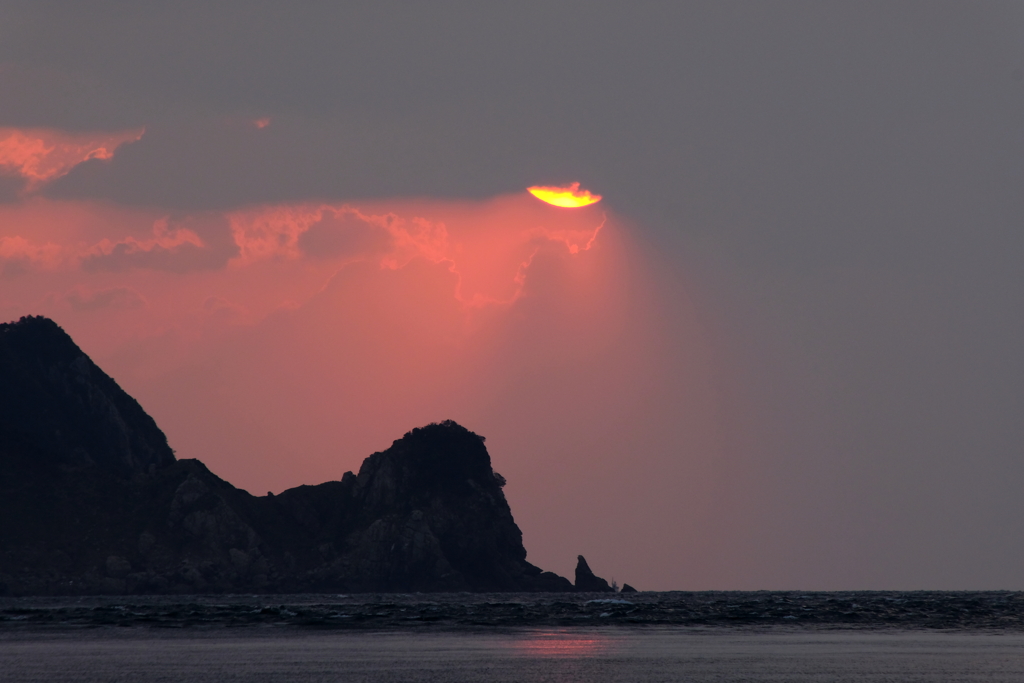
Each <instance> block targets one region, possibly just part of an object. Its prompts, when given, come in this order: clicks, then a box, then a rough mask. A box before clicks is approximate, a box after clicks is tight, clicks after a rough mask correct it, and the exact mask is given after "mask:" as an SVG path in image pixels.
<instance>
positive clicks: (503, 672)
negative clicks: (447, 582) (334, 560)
mask: <svg viewBox="0 0 1024 683" xmlns="http://www.w3.org/2000/svg"><path fill="white" fill-rule="evenodd" d="M0 680H2V681H4V682H5V683H7V682H10V683H15V682H20V681H90V682H91V681H197V682H205V681H357V682H361V681H439V682H440V681H444V682H450V683H455V682H461V681H521V682H526V683H531V682H534V681H536V682H540V681H560V682H575V681H593V682H595V683H600V682H605V681H607V682H611V681H633V682H636V683H653V682H655V681H693V682H704V681H774V682H781V681H860V682H867V681H872V682H874V681H879V682H880V681H887V682H891V681H951V682H952V681H988V682H1003V681H1007V682H1008V681H1015V682H1019V681H1024V594H1021V593H1009V592H989V593H941V592H903V593H896V592H850V593H795V592H793V593H790V592H786V593H780V592H755V593H749V592H735V593H734V592H713V593H636V594H629V595H622V594H611V595H609V594H596V595H579V594H567V595H536V594H531V595H522V594H512V595H510V594H501V595H479V594H452V595H299V596H295V595H292V596H281V595H277V596H241V595H237V596H148V597H132V598H126V597H116V598H115V597H88V598H0Z"/></svg>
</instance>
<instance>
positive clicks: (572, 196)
mask: <svg viewBox="0 0 1024 683" xmlns="http://www.w3.org/2000/svg"><path fill="white" fill-rule="evenodd" d="M527 191H528V192H529V193H530V194H532V195H533V196H534V197H536V198H537V199H539V200H541V201H542V202H547V203H548V204H551V205H553V206H560V207H562V208H566V209H575V208H579V207H581V206H590V205H591V204H596V203H597V202H599V201H601V195H599V194H591V192H590V190H581V189H580V184H579V183H571V184H569V185H567V186H565V187H553V186H542V185H534V186H533V187H529V188H527Z"/></svg>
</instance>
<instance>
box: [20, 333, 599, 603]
mask: <svg viewBox="0 0 1024 683" xmlns="http://www.w3.org/2000/svg"><path fill="white" fill-rule="evenodd" d="M504 484H505V480H504V479H503V478H502V477H501V476H500V475H498V474H496V473H495V472H494V471H493V469H492V468H491V459H490V456H489V455H488V453H487V448H486V447H485V445H484V438H483V437H481V436H479V435H477V434H474V433H473V432H471V431H469V430H468V429H466V428H464V427H462V426H461V425H458V424H456V423H455V422H452V421H450V420H449V421H445V422H441V423H440V424H430V425H427V426H425V427H421V428H417V429H413V430H412V431H410V432H408V433H407V434H405V435H404V436H403V437H402V438H401V439H398V440H396V441H395V442H394V443H393V444H392V445H391V447H390V448H388V449H387V450H385V451H383V452H379V453H374V454H373V455H371V456H369V457H368V458H366V460H365V461H364V462H363V464H362V466H361V467H360V468H359V472H358V474H354V473H352V472H346V473H345V475H344V476H343V477H342V478H341V480H340V481H330V482H326V483H323V484H319V485H316V486H299V487H296V488H293V489H289V490H287V491H284V492H282V493H280V494H278V495H271V494H268V495H267V496H262V497H257V496H253V495H250V494H249V493H247V492H246V491H243V490H240V489H237V488H235V487H234V486H232V485H231V484H229V483H227V482H226V481H224V480H222V479H220V478H219V477H217V476H216V475H214V474H213V473H212V472H210V471H209V470H208V469H207V468H206V467H205V466H204V465H203V464H202V463H201V462H199V461H198V460H184V459H183V460H178V459H176V458H175V456H174V453H173V451H172V450H171V449H170V447H169V446H168V444H167V438H166V437H165V436H164V434H163V432H161V431H160V429H159V427H157V425H156V423H155V422H154V421H153V419H152V418H151V417H150V416H149V415H147V414H146V413H145V411H143V409H142V408H141V407H140V406H139V404H138V403H137V402H136V401H135V400H134V399H133V398H132V397H131V396H129V395H128V394H127V393H125V392H124V391H123V390H122V389H121V388H120V387H119V386H118V385H117V383H116V382H115V381H114V380H113V379H111V378H110V377H109V376H107V375H106V374H105V373H104V372H103V371H102V370H100V369H99V368H98V367H97V366H96V365H95V364H94V363H93V362H92V361H91V360H90V359H89V358H88V356H86V355H85V354H84V353H83V352H82V351H81V349H79V348H78V346H77V345H75V343H74V342H73V341H72V339H71V338H70V337H69V336H68V335H67V334H66V333H65V332H64V331H63V330H62V329H61V328H60V327H59V326H58V325H57V324H56V323H55V322H53V321H52V320H49V319H47V318H44V317H31V316H30V317H25V318H22V319H21V320H19V321H18V322H15V323H8V324H0V500H3V501H4V502H3V510H4V511H3V514H2V515H0V594H10V595H57V594H105V593H106V594H125V593H200V592H206V593H217V592H282V593H283V592H313V591H332V592H334V591H339V592H370V591H375V592H411V591H423V592H427V591H496V592H497V591H572V590H610V589H608V588H607V583H605V582H603V580H601V579H597V577H593V574H592V573H589V568H588V569H587V573H588V576H587V577H586V579H585V581H584V582H583V583H584V584H585V585H581V586H579V587H574V586H573V584H571V583H570V582H569V581H568V580H567V579H565V578H563V577H561V576H558V575H556V574H553V573H551V572H545V571H542V570H541V569H540V568H538V567H535V566H534V565H532V564H530V563H529V562H527V561H526V549H525V548H524V546H523V541H522V533H521V532H520V530H519V527H518V526H516V523H515V521H514V520H513V517H512V512H511V510H510V508H509V506H508V502H507V501H506V500H505V496H504V494H503V492H502V487H503V486H504ZM581 562H582V558H581ZM584 565H585V562H584ZM577 573H578V574H579V570H577ZM595 579H596V580H595Z"/></svg>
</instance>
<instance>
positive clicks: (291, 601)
mask: <svg viewBox="0 0 1024 683" xmlns="http://www.w3.org/2000/svg"><path fill="white" fill-rule="evenodd" d="M611 624H617V625H631V626H639V625H646V626H665V625H678V626H726V627H735V628H760V627H777V626H797V627H814V628H819V629H821V628H826V629H827V628H843V629H851V628H855V629H878V628H883V629H884V628H890V629H891V628H898V629H943V630H948V629H968V630H1021V631H1024V593H1019V592H929V591H910V592H882V591H858V592H828V593H798V592H767V591H765V592H700V593H698V592H666V593H632V594H615V593H612V594H607V593H594V594H580V593H565V594H551V593H546V594H543V593H542V594H538V593H518V594H516V593H502V594H471V593H454V594H415V595H397V594H363V595H228V596H225V595H213V596H210V595H207V596H201V595H184V596H181V595H175V596H130V597H90V598H59V597H57V598H0V632H3V631H9V630H11V629H24V628H48V627H54V628H67V627H88V626H110V625H117V626H137V627H154V628H196V627H208V628H214V627H224V626H228V627H244V626H278V627H297V628H320V629H378V630H380V629H396V628H397V629H415V628H434V629H437V628H466V627H478V626H489V627H495V626H507V627H513V626H534V627H552V626H563V627H566V626H583V625H595V626H596V625H600V626H606V625H611Z"/></svg>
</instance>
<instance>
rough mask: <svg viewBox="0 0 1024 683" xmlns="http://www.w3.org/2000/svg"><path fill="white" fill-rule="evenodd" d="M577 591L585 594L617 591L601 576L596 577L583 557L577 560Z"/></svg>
mask: <svg viewBox="0 0 1024 683" xmlns="http://www.w3.org/2000/svg"><path fill="white" fill-rule="evenodd" d="M576 590H578V591H582V592H584V593H614V592H615V589H614V588H612V587H611V586H609V585H608V582H607V581H605V580H604V579H602V578H601V577H600V576H595V575H594V572H592V571H591V570H590V565H588V564H587V561H586V559H584V557H583V556H582V555H580V556H578V557H577V559H576Z"/></svg>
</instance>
